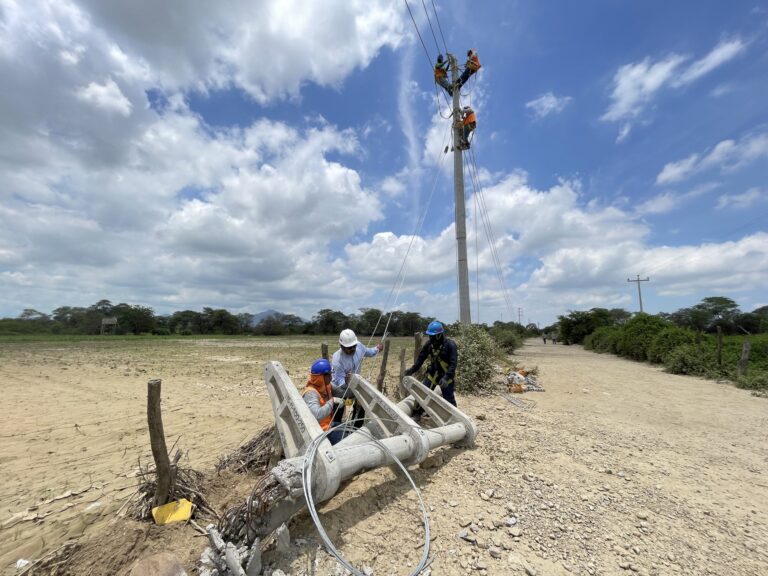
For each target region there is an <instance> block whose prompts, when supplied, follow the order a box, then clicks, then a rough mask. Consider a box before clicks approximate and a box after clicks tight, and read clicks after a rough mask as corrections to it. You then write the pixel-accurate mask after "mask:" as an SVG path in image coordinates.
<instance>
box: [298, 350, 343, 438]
mask: <svg viewBox="0 0 768 576" xmlns="http://www.w3.org/2000/svg"><path fill="white" fill-rule="evenodd" d="M339 395H340V394H339ZM302 397H303V398H304V402H305V403H306V404H307V407H308V408H309V411H310V412H312V415H313V416H314V417H315V418H317V423H318V424H320V428H322V429H323V431H324V432H325V431H327V430H331V433H330V434H328V440H329V441H330V443H331V444H336V443H337V442H338V441H339V440H341V439H342V438H343V437H344V434H343V431H342V429H341V428H335V426H336V425H337V424H338V422H336V421H335V420H336V419H335V418H334V416H335V415H336V412H338V406H339V403H340V399H339V398H334V394H333V392H332V388H331V363H330V362H328V360H326V359H325V358H320V359H319V360H315V361H314V362H313V363H312V368H310V371H309V380H308V381H307V385H306V387H305V388H304V392H303V393H302Z"/></svg>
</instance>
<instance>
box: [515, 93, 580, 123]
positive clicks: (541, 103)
mask: <svg viewBox="0 0 768 576" xmlns="http://www.w3.org/2000/svg"><path fill="white" fill-rule="evenodd" d="M571 100H572V98H571V97H570V96H555V95H554V94H553V93H552V92H547V93H546V94H542V95H541V96H539V97H538V98H535V99H533V100H530V101H528V102H526V103H525V107H526V108H528V109H530V110H532V111H533V114H534V116H535V117H536V119H540V118H545V117H546V116H549V115H550V114H559V113H560V112H562V111H563V110H565V107H566V106H567V105H568V103H569V102H570V101H571Z"/></svg>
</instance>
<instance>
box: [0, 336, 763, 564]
mask: <svg viewBox="0 0 768 576" xmlns="http://www.w3.org/2000/svg"><path fill="white" fill-rule="evenodd" d="M406 344H407V342H406V341H400V342H398V343H397V346H403V345H406ZM318 348H319V340H316V339H291V340H277V339H273V340H263V339H247V340H220V341H201V340H188V341H169V340H162V341H148V340H142V341H135V342H131V341H129V342H125V341H117V340H113V341H109V340H106V341H103V342H102V341H99V342H92V341H89V342H26V343H11V344H9V343H0V388H2V397H1V398H0V407H1V408H2V412H3V416H4V418H3V420H2V422H0V438H2V440H1V443H0V522H1V523H2V524H1V525H0V526H1V527H0V573H2V574H13V573H15V568H14V565H15V562H16V560H17V559H19V558H25V559H35V558H38V557H40V556H41V555H43V554H45V553H46V552H49V551H51V550H54V549H56V548H57V547H59V546H61V544H62V543H63V542H64V541H66V540H67V539H70V538H79V542H80V543H81V544H80V547H79V548H78V549H77V551H76V552H75V553H74V555H73V556H72V557H71V559H70V564H69V565H68V566H69V567H68V568H65V567H61V568H60V573H62V574H77V575H78V576H80V575H83V574H104V575H107V574H109V575H113V574H128V573H129V572H130V569H131V566H132V565H133V564H134V563H135V562H136V560H137V559H139V558H141V557H143V556H145V555H147V554H149V553H152V552H155V551H160V550H166V549H168V550H171V551H173V552H174V553H175V554H176V555H177V557H178V558H179V559H180V560H181V561H182V562H183V563H184V564H185V566H186V567H187V569H188V571H189V573H190V574H194V573H196V571H195V560H196V558H197V557H199V554H200V552H201V551H202V550H203V548H204V547H205V545H206V542H205V539H204V538H201V537H199V536H198V535H197V534H196V532H195V531H194V530H193V529H192V527H191V526H187V525H179V524H177V525H171V526H166V527H157V526H152V525H149V524H143V523H138V522H133V521H130V520H125V519H116V518H115V511H116V510H117V509H118V508H119V507H120V505H121V504H122V502H123V501H124V500H125V498H127V497H128V496H130V494H131V493H132V492H133V490H134V489H135V484H136V478H135V473H136V463H137V459H138V458H139V457H141V458H142V461H143V462H147V461H149V456H148V455H149V442H148V437H147V432H146V382H147V380H148V379H149V378H162V379H163V418H164V423H165V431H166V436H167V437H168V441H169V444H171V443H173V442H176V441H177V439H178V446H179V447H181V448H183V449H184V450H188V451H189V455H188V457H187V458H185V460H184V461H183V462H182V464H183V465H186V466H188V467H192V468H195V469H198V470H204V471H209V472H210V470H211V469H212V466H213V464H214V463H215V462H216V461H217V459H218V458H219V457H220V456H222V455H224V454H225V453H227V452H229V451H231V450H233V449H234V448H235V447H236V446H238V445H239V444H240V443H241V442H243V441H244V440H246V439H248V438H250V437H251V436H253V435H254V434H255V433H256V432H257V431H258V430H259V429H260V428H262V427H263V426H264V425H266V424H270V423H271V422H272V420H273V419H272V414H271V410H270V409H269V404H268V399H267V396H266V391H265V387H264V384H263V381H262V376H261V368H262V364H263V362H264V361H265V360H269V359H275V360H280V361H281V362H282V363H283V365H284V366H285V367H286V368H287V369H288V371H289V373H290V374H291V375H292V376H293V377H294V382H296V383H297V384H298V385H301V384H302V383H303V380H304V378H305V370H306V367H307V366H308V365H309V362H310V361H311V360H312V359H313V358H314V357H315V356H316V355H317V351H318ZM395 358H397V355H396V353H393V354H392V355H391V356H390V369H391V370H392V371H396V368H395V364H396V362H395V361H394V359H395ZM513 360H514V361H515V362H517V363H518V364H519V365H521V366H523V367H528V368H533V367H537V368H538V380H539V383H540V384H541V385H543V386H544V387H545V389H546V392H543V393H534V392H529V393H526V394H524V395H521V396H515V397H516V398H520V399H521V400H522V401H523V403H524V406H523V407H520V406H517V405H514V404H512V403H510V402H508V401H507V400H506V399H505V398H503V397H501V396H498V395H496V396H490V397H483V398H468V397H462V396H459V397H458V401H459V406H460V408H462V409H463V410H464V411H466V412H467V413H468V414H469V415H470V416H472V417H474V418H475V419H476V422H477V424H478V428H479V435H478V440H477V446H476V447H475V448H474V449H472V450H460V449H456V448H450V447H446V448H442V449H439V450H438V451H437V452H436V453H435V454H434V455H433V456H432V457H431V458H430V459H429V460H428V461H427V462H426V463H425V464H423V465H422V466H421V467H415V468H413V469H412V470H411V473H412V476H413V478H414V480H415V482H416V484H417V485H418V486H419V489H420V490H421V493H422V497H423V498H424V500H425V502H426V504H427V506H428V508H429V516H430V529H431V536H432V538H431V540H432V541H431V556H432V558H433V562H432V564H431V573H432V574H433V575H434V576H442V575H449V576H450V575H459V574H497V575H498V574H529V575H530V574H538V575H540V576H544V575H565V574H599V575H618V574H634V573H637V574H649V575H650V574H660V575H661V574H681V575H683V574H685V575H688V574H695V575H698V574H702V575H704V574H707V575H733V576H750V575H751V576H760V575H765V574H768V401H767V400H765V399H763V398H755V397H753V396H751V395H750V394H749V392H747V391H743V390H738V389H735V388H733V387H732V386H730V385H728V384H718V383H715V382H711V381H706V380H700V379H696V378H690V377H680V376H673V375H669V374H666V373H664V372H662V371H660V370H659V369H658V368H656V367H653V366H650V365H645V364H638V363H634V362H629V361H626V360H623V359H619V358H616V357H613V356H607V355H597V354H593V353H590V352H585V351H584V350H583V349H581V348H580V347H577V346H570V347H567V346H562V345H552V344H548V345H544V344H542V343H541V342H540V341H533V340H531V341H528V342H527V343H526V345H525V346H524V347H523V348H522V349H521V350H519V351H518V352H517V353H516V354H515V356H514V357H513ZM373 367H374V368H375V369H376V370H377V369H378V367H377V366H376V365H374V366H373ZM367 370H368V369H367V368H366V369H364V375H367V374H366V371H367ZM393 384H394V382H393V381H392V380H390V381H389V385H390V386H392V385H393ZM209 477H210V480H209V482H208V484H207V486H206V495H207V496H208V497H209V500H210V501H211V503H212V504H213V505H214V506H215V507H216V508H217V509H218V510H223V509H225V508H227V507H229V506H233V505H236V504H239V503H240V502H242V501H243V500H244V498H245V497H246V496H247V494H248V493H249V491H250V489H251V487H252V486H253V484H254V483H255V480H256V478H257V476H255V475H243V474H231V473H225V474H223V475H220V476H216V475H215V474H214V473H213V472H210V474H209ZM320 512H321V518H322V520H323V523H324V525H325V527H326V529H327V530H328V533H329V535H330V536H331V538H332V539H333V541H334V542H335V544H336V545H337V547H338V548H339V549H340V550H341V551H342V553H343V554H345V556H346V557H347V558H349V559H350V560H351V561H353V562H354V563H356V564H357V565H359V566H364V565H365V566H367V567H370V568H371V569H372V570H373V572H374V573H375V574H382V575H383V574H409V573H410V569H409V567H413V566H415V565H416V563H417V562H418V560H419V558H420V556H421V547H422V546H423V540H424V531H423V528H422V526H421V515H420V512H419V509H418V505H417V502H416V499H415V496H414V494H413V493H412V492H411V491H410V488H409V485H408V483H407V482H406V480H405V479H403V478H402V477H401V476H399V475H398V474H396V473H395V472H394V471H393V470H390V469H381V470H377V471H372V472H368V473H366V474H364V475H362V476H360V477H358V478H357V479H355V480H353V481H352V482H351V483H349V484H348V485H347V486H346V487H345V488H344V489H343V490H342V491H341V492H340V493H339V494H338V495H337V496H336V497H334V498H333V499H332V500H331V501H330V502H328V503H326V504H324V505H323V506H321V507H320ZM289 528H290V531H291V535H292V538H293V547H292V551H291V554H290V555H289V556H288V557H280V556H278V555H277V553H276V552H275V551H274V550H273V547H272V546H271V545H270V544H268V546H267V551H266V553H265V556H264V560H265V562H266V564H267V567H268V569H267V572H266V573H270V571H271V570H272V569H276V568H280V569H282V570H283V571H284V572H285V573H287V574H295V575H299V574H305V575H309V574H313V575H325V574H343V571H341V570H338V569H337V567H336V565H335V563H334V561H333V559H332V558H331V557H330V556H329V555H328V554H327V553H326V552H325V551H324V550H323V549H322V547H321V546H320V544H319V539H318V537H317V534H316V532H315V530H314V527H313V525H312V523H311V520H310V519H309V517H308V515H307V514H305V513H304V514H301V515H299V516H298V517H296V518H294V520H293V521H292V522H291V523H290V525H289ZM460 534H461V535H462V536H464V538H462V537H460V536H459V535H460Z"/></svg>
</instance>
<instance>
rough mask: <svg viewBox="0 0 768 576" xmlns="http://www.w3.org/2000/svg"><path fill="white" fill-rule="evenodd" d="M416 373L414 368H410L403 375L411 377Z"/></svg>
mask: <svg viewBox="0 0 768 576" xmlns="http://www.w3.org/2000/svg"><path fill="white" fill-rule="evenodd" d="M414 372H416V370H414V369H413V368H408V370H406V371H405V372H403V374H405V375H406V376H411V375H412V374H413V373H414Z"/></svg>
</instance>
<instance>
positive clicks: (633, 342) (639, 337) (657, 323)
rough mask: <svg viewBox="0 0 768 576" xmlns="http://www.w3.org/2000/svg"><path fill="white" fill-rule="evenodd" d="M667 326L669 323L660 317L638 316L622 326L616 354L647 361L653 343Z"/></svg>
mask: <svg viewBox="0 0 768 576" xmlns="http://www.w3.org/2000/svg"><path fill="white" fill-rule="evenodd" d="M667 326H669V323H668V322H666V321H665V320H662V319H661V318H659V317H658V316H650V315H648V314H637V315H636V316H635V317H634V318H632V319H631V320H629V321H627V323H626V324H624V326H622V328H621V334H620V336H619V338H618V340H617V342H616V352H617V353H618V354H619V355H621V356H626V357H627V358H632V359H633V360H640V361H643V360H647V359H648V349H649V348H650V346H651V342H652V341H653V339H654V338H655V337H656V335H657V334H658V333H659V332H661V331H662V330H663V329H664V328H666V327H667Z"/></svg>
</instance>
